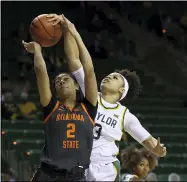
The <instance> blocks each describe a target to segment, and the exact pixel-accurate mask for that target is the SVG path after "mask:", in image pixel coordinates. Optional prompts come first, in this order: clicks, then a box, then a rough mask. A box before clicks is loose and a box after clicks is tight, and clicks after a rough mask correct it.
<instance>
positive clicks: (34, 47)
mask: <svg viewBox="0 0 187 182" xmlns="http://www.w3.org/2000/svg"><path fill="white" fill-rule="evenodd" d="M22 44H23V46H24V48H25V50H26V51H27V52H29V53H34V52H35V51H41V46H40V45H39V44H38V43H37V42H28V43H27V42H25V41H24V40H22Z"/></svg>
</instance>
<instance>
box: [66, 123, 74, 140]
mask: <svg viewBox="0 0 187 182" xmlns="http://www.w3.org/2000/svg"><path fill="white" fill-rule="evenodd" d="M66 135H67V138H75V124H73V123H68V124H67V131H66Z"/></svg>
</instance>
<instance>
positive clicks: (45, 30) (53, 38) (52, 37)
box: [37, 17, 55, 39]
mask: <svg viewBox="0 0 187 182" xmlns="http://www.w3.org/2000/svg"><path fill="white" fill-rule="evenodd" d="M37 19H38V21H39V22H40V24H41V25H42V27H43V28H44V30H45V31H46V32H47V34H48V35H49V36H50V37H51V38H53V39H55V36H54V37H53V36H51V35H50V34H49V32H48V31H47V29H46V28H45V26H44V25H43V23H42V22H41V21H40V19H39V18H38V17H37Z"/></svg>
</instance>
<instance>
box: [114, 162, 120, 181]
mask: <svg viewBox="0 0 187 182" xmlns="http://www.w3.org/2000/svg"><path fill="white" fill-rule="evenodd" d="M112 164H113V166H114V170H115V171H116V178H115V180H114V181H116V182H119V181H120V171H121V165H120V162H119V161H118V160H117V161H114V162H113V163H112Z"/></svg>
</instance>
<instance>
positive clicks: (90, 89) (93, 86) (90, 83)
mask: <svg viewBox="0 0 187 182" xmlns="http://www.w3.org/2000/svg"><path fill="white" fill-rule="evenodd" d="M62 16H63V15H62ZM63 18H64V26H65V27H66V29H67V30H68V31H69V32H70V33H71V35H72V36H73V37H74V38H75V41H76V43H77V46H78V49H79V54H80V61H81V63H82V65H83V69H84V73H85V78H84V80H85V96H86V98H87V100H88V101H89V102H90V103H91V104H92V105H94V106H95V105H96V104H97V95H98V90H97V81H96V76H95V72H94V67H93V63H92V59H91V57H90V54H89V52H88V50H87V48H86V46H85V45H84V43H83V41H82V38H81V36H80V34H79V33H78V32H77V30H76V28H75V26H74V25H73V24H72V23H71V22H70V21H69V20H68V19H66V18H65V17H64V16H63Z"/></svg>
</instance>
